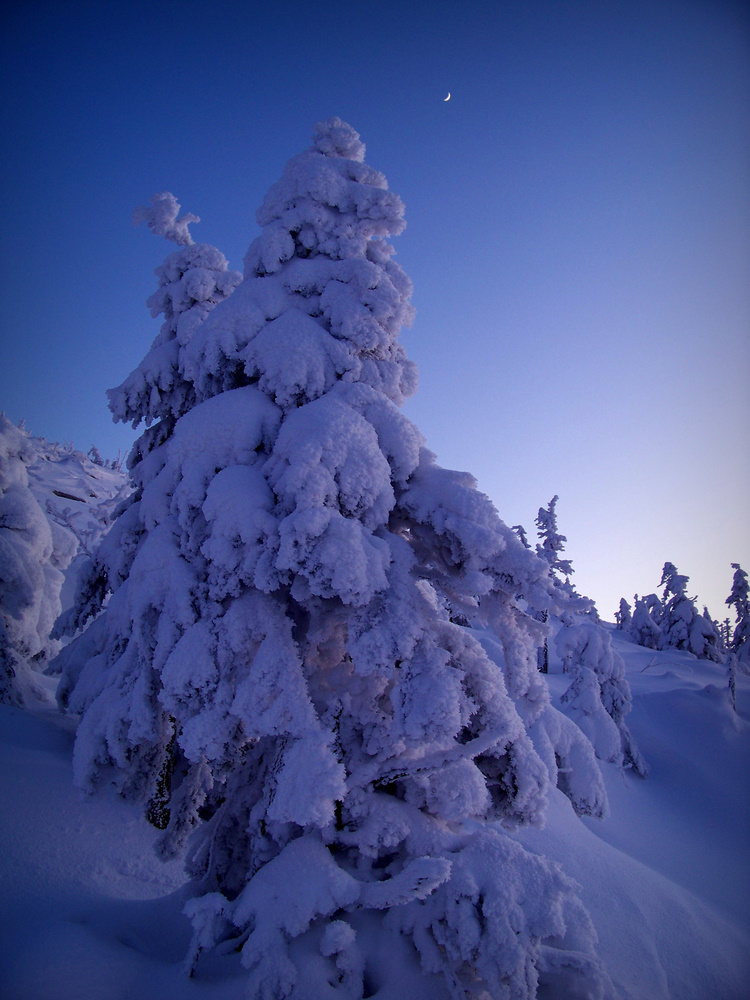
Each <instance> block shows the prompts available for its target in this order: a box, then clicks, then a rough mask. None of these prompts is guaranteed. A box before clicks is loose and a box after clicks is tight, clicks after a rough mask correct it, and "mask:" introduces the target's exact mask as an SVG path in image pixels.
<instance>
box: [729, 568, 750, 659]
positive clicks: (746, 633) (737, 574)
mask: <svg viewBox="0 0 750 1000" xmlns="http://www.w3.org/2000/svg"><path fill="white" fill-rule="evenodd" d="M732 569H733V570H734V577H733V578H732V591H731V593H730V595H729V597H728V598H727V599H726V602H725V603H726V604H728V605H729V607H730V608H734V613H735V626H734V631H733V632H732V636H731V639H730V641H729V649H730V652H731V653H733V654H734V655H735V656H736V658H737V664H738V666H739V667H740V669H742V670H744V671H745V672H746V673H750V587H748V582H747V573H746V572H745V570H744V569H742V567H741V566H740V564H739V563H732Z"/></svg>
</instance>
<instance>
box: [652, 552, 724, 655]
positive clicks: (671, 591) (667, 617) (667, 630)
mask: <svg viewBox="0 0 750 1000" xmlns="http://www.w3.org/2000/svg"><path fill="white" fill-rule="evenodd" d="M689 579H690V578H689V577H687V576H682V575H681V574H680V573H678V572H677V567H676V566H675V565H674V564H673V563H671V562H666V563H664V569H663V570H662V574H661V586H663V587H664V594H663V597H662V601H663V605H662V613H661V620H660V622H659V624H660V626H661V635H660V637H659V646H660V648H661V649H664V648H666V647H668V646H673V647H675V648H677V649H687V650H689V651H690V652H691V653H693V654H694V655H695V656H698V657H700V658H702V659H706V660H714V661H715V662H717V663H720V662H721V661H722V660H723V659H724V657H723V656H722V654H721V650H720V646H721V640H720V638H719V633H718V630H717V629H716V626H715V625H714V623H713V621H712V620H711V618H710V616H709V615H702V614H701V613H700V612H699V611H698V609H697V608H696V606H695V599H694V598H692V597H688V596H687V593H686V588H687V584H688V580H689Z"/></svg>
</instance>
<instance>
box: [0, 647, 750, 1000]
mask: <svg viewBox="0 0 750 1000" xmlns="http://www.w3.org/2000/svg"><path fill="white" fill-rule="evenodd" d="M613 641H614V643H615V646H616V648H617V650H618V651H619V652H620V653H621V655H622V656H623V657H624V659H625V662H626V665H627V672H628V680H629V682H630V685H631V687H632V690H633V697H634V708H633V711H632V713H631V714H630V716H629V723H630V727H631V729H632V731H633V733H634V735H635V737H636V739H637V741H638V743H639V745H640V747H641V749H642V751H643V752H644V754H645V755H646V757H647V758H648V761H649V764H650V767H651V772H650V775H649V777H648V778H647V779H645V780H643V779H640V778H638V777H636V776H632V777H631V776H629V775H625V776H623V774H622V772H621V771H620V770H619V769H618V768H617V767H614V766H611V765H602V766H603V768H604V770H605V778H606V781H607V790H608V794H609V800H610V809H611V812H610V816H609V817H608V818H607V819H605V820H580V819H578V818H577V817H576V816H575V814H574V813H573V811H572V809H571V807H570V805H569V803H568V800H567V799H566V798H565V797H564V796H562V794H560V793H558V792H554V793H553V794H552V796H551V798H550V803H549V817H548V822H547V826H546V828H545V829H544V830H542V831H539V830H524V831H522V832H519V833H518V834H517V837H518V840H519V841H520V842H521V843H522V844H523V845H524V846H525V847H526V848H527V849H529V850H531V851H539V852H540V853H543V854H544V855H546V856H547V857H550V858H552V859H555V860H557V861H558V862H559V863H560V864H561V865H562V866H563V868H564V870H565V871H566V872H567V874H569V875H570V876H571V877H573V878H574V879H575V880H576V881H577V882H579V883H580V885H581V887H582V898H583V901H584V903H585V905H586V906H587V908H588V910H589V913H590V914H591V916H592V918H593V920H594V924H595V926H596V929H597V931H598V935H599V944H600V953H601V957H602V958H603V959H604V961H605V963H606V965H607V968H608V970H609V973H610V976H611V977H612V980H613V982H614V985H615V988H616V990H617V994H616V995H617V996H618V997H621V998H627V1000H744V998H746V997H747V996H748V995H750V993H749V988H750V863H749V857H748V845H750V801H749V800H748V794H747V792H748V781H747V777H748V770H749V768H748V765H749V764H750V681H749V680H748V678H746V677H742V678H740V679H739V683H738V710H739V711H738V714H736V715H735V713H734V712H733V711H732V709H731V705H730V701H729V696H728V691H727V689H726V670H725V668H724V667H723V666H720V665H716V664H713V663H710V662H707V661H704V660H697V659H695V658H694V657H692V656H691V655H690V654H687V653H682V652H678V651H674V650H666V651H664V652H654V651H653V650H647V649H644V648H642V647H640V646H636V645H634V644H632V643H630V642H628V641H627V640H625V639H623V638H622V637H621V636H620V635H619V634H618V633H616V632H614V633H613ZM49 683H50V684H52V683H53V681H52V680H51V679H50V681H49ZM549 683H550V687H551V689H552V691H553V694H554V695H557V696H559V694H560V693H561V691H562V690H563V689H564V687H565V686H566V685H567V679H566V678H565V677H564V676H562V675H557V674H554V673H552V674H550V675H549ZM72 727H73V723H72V721H71V720H70V719H69V718H65V717H63V716H60V715H59V714H57V712H56V711H55V710H54V709H50V708H46V709H45V708H42V709H40V710H39V711H36V712H29V711H22V710H19V709H15V708H10V707H5V706H2V707H0V787H1V789H2V790H1V791H0V798H1V800H2V803H3V808H2V820H1V822H0V857H2V859H3V861H2V865H1V866H0V878H1V883H0V898H1V899H2V908H1V911H2V916H0V996H2V997H3V998H4V1000H51V998H54V1000H79V998H80V1000H84V998H85V1000H129V998H133V1000H136V998H137V1000H151V998H153V1000H157V998H158V1000H178V998H179V1000H185V998H189V997H207V998H208V997H210V998H211V1000H235V998H236V1000H239V998H244V997H245V996H246V993H245V986H244V979H243V974H242V970H241V969H240V967H239V964H238V962H237V960H236V957H234V956H230V957H225V958H223V959H222V958H216V959H212V960H210V961H208V962H206V964H202V965H201V966H200V967H199V969H198V974H197V975H196V976H195V977H194V978H192V979H188V978H186V976H185V974H184V972H183V969H182V962H183V958H184V955H185V952H186V951H187V948H188V944H189V939H190V925H189V923H188V920H187V919H186V918H185V917H184V916H182V914H181V908H182V902H183V897H182V895H181V887H182V885H183V883H184V878H183V875H182V872H181V867H180V864H179V862H174V861H173V862H169V863H167V864H163V863H161V862H160V861H158V860H157V858H156V857H155V855H154V853H153V851H152V844H153V841H154V839H155V836H156V831H154V830H153V828H151V827H150V826H149V825H148V824H147V823H146V822H145V820H144V819H142V818H141V816H140V815H139V813H138V811H137V810H136V809H135V808H134V807H132V806H130V805H128V804H125V803H124V802H122V801H121V800H119V799H118V798H117V797H116V795H115V794H114V792H112V793H108V792H106V791H105V792H100V793H98V794H97V795H95V796H94V797H92V798H82V797H81V796H80V794H79V793H78V792H77V791H75V790H74V788H73V780H72V771H71V753H72V743H73V732H72ZM360 933H365V934H367V933H373V934H374V929H368V927H367V926H366V925H363V926H362V927H361V928H360ZM372 953H373V954H376V953H377V943H376V942H375V941H374V940H373V944H372ZM379 972H380V977H379V978H378V977H376V981H378V983H379V984H380V988H379V989H378V990H377V992H375V993H373V996H377V997H378V998H379V1000H386V998H387V1000H407V998H409V1000H412V998H415V1000H417V998H418V1000H421V998H425V1000H427V998H430V1000H440V998H441V997H442V996H443V995H444V994H443V993H442V988H441V986H440V985H439V983H438V982H437V980H435V979H434V978H432V977H430V979H429V980H428V979H420V977H419V976H418V975H416V963H415V959H414V957H413V956H411V955H409V953H408V952H407V951H406V950H404V953H403V954H401V955H390V956H387V957H386V956H383V961H382V964H381V967H380V969H379ZM308 988H309V984H308V986H307V987H306V986H305V985H304V984H300V988H299V989H298V991H297V993H295V997H298V998H299V1000H318V997H319V996H321V997H322V996H324V995H330V996H335V994H334V993H333V992H332V991H331V992H330V994H329V993H328V992H326V993H325V994H319V993H316V992H314V991H312V992H305V990H306V989H308ZM540 996H543V993H540ZM549 1000H555V998H549Z"/></svg>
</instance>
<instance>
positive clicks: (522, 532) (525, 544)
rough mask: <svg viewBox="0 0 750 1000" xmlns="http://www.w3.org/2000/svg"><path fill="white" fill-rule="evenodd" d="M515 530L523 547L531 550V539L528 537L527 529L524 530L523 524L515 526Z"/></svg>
mask: <svg viewBox="0 0 750 1000" xmlns="http://www.w3.org/2000/svg"><path fill="white" fill-rule="evenodd" d="M513 530H514V531H515V533H516V534H517V535H518V537H519V538H520V539H521V544H522V545H523V547H524V548H525V549H530V548H531V546H530V545H529V539H528V536H527V535H526V529H525V528H524V526H523V525H522V524H514V525H513Z"/></svg>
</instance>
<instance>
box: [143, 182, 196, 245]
mask: <svg viewBox="0 0 750 1000" xmlns="http://www.w3.org/2000/svg"><path fill="white" fill-rule="evenodd" d="M179 213H180V203H179V202H178V201H177V199H176V198H175V196H174V195H173V194H172V193H171V192H170V191H161V192H159V193H157V194H155V195H153V196H152V197H151V204H150V205H139V206H138V208H136V209H134V211H133V225H134V226H140V224H141V223H142V222H145V223H146V225H147V226H148V228H149V229H150V230H151V232H152V233H155V234H156V236H163V237H164V238H165V239H167V240H172V242H173V243H177V244H179V245H180V246H181V247H189V246H191V245H192V243H193V238H192V236H191V235H190V230H189V228H188V227H189V225H190V223H191V222H200V221H201V220H200V219H199V218H198V216H197V215H192V214H191V213H190V212H186V213H185V215H183V216H181V217H180V218H178V215H179Z"/></svg>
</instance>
